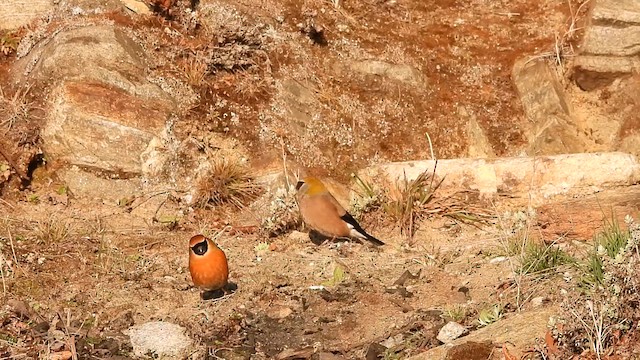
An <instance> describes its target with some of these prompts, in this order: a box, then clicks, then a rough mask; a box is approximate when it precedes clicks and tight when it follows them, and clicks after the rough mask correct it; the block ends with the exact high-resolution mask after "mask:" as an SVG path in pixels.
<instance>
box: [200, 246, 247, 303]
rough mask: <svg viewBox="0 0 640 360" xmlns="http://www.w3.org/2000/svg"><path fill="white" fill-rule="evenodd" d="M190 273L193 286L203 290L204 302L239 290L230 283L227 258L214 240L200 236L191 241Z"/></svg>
mask: <svg viewBox="0 0 640 360" xmlns="http://www.w3.org/2000/svg"><path fill="white" fill-rule="evenodd" d="M189 272H190V273H191V280H192V281H193V284H194V285H195V286H196V287H198V288H199V289H201V290H203V292H202V293H201V294H200V296H201V297H202V299H203V300H210V299H215V298H219V297H221V296H223V295H224V294H225V293H230V292H232V291H234V290H236V289H237V285H236V284H234V283H230V282H229V265H228V263H227V256H226V255H225V253H224V251H222V249H220V248H219V247H218V246H217V245H216V243H214V242H213V240H211V239H209V238H207V237H205V236H204V235H201V234H198V235H194V236H193V237H191V239H190V240H189Z"/></svg>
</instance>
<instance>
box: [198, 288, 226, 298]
mask: <svg viewBox="0 0 640 360" xmlns="http://www.w3.org/2000/svg"><path fill="white" fill-rule="evenodd" d="M223 296H224V290H222V289H217V290H206V291H203V292H202V293H200V297H201V298H202V300H213V299H219V298H221V297H223Z"/></svg>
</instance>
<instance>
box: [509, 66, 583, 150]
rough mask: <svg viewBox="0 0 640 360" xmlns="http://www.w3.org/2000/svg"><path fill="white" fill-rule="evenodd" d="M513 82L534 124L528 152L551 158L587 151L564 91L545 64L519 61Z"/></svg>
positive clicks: (526, 112) (514, 71)
mask: <svg viewBox="0 0 640 360" xmlns="http://www.w3.org/2000/svg"><path fill="white" fill-rule="evenodd" d="M512 78H513V82H514V83H515V85H516V89H517V91H518V95H519V97H520V101H521V102H522V106H523V107H524V112H525V115H526V116H527V118H528V119H529V120H530V121H531V122H532V123H533V128H532V129H531V131H530V135H529V144H530V147H529V149H528V153H529V154H532V155H551V154H562V153H576V152H581V151H582V150H583V147H584V146H583V145H582V142H581V141H580V140H579V139H578V137H577V128H576V126H575V124H574V123H573V121H572V119H571V111H570V108H569V104H568V102H567V99H566V97H565V94H564V90H563V88H562V85H561V84H560V81H559V80H558V77H557V76H556V74H555V72H554V71H553V70H552V69H551V68H550V67H549V65H548V64H547V63H546V62H545V61H529V60H525V59H522V60H519V61H517V62H516V64H515V65H514V66H513V71H512Z"/></svg>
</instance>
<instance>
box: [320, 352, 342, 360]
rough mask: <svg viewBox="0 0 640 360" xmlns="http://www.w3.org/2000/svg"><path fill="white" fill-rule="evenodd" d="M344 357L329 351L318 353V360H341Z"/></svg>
mask: <svg viewBox="0 0 640 360" xmlns="http://www.w3.org/2000/svg"><path fill="white" fill-rule="evenodd" d="M341 359H344V357H342V356H339V355H336V354H333V353H330V352H321V353H319V354H318V360H341Z"/></svg>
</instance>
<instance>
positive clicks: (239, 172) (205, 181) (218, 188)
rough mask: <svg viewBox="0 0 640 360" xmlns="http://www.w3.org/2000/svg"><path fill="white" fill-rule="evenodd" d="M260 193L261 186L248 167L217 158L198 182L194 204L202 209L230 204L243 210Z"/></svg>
mask: <svg viewBox="0 0 640 360" xmlns="http://www.w3.org/2000/svg"><path fill="white" fill-rule="evenodd" d="M260 191H261V188H260V186H259V185H258V184H256V183H255V181H254V179H253V177H252V176H251V175H250V174H249V169H248V168H247V167H246V166H244V165H241V164H240V163H238V162H235V161H231V160H228V159H226V158H217V159H214V160H213V161H212V162H211V164H210V168H209V169H208V170H207V172H206V173H205V174H204V175H203V176H202V177H201V178H200V180H199V181H198V186H197V190H196V195H195V197H194V200H193V202H194V204H196V206H198V207H201V208H205V207H209V206H221V205H225V204H230V205H232V206H235V207H236V208H238V209H242V208H243V207H245V206H246V205H247V204H248V203H249V202H250V201H251V200H254V199H255V198H256V197H257V196H258V195H259V194H260Z"/></svg>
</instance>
